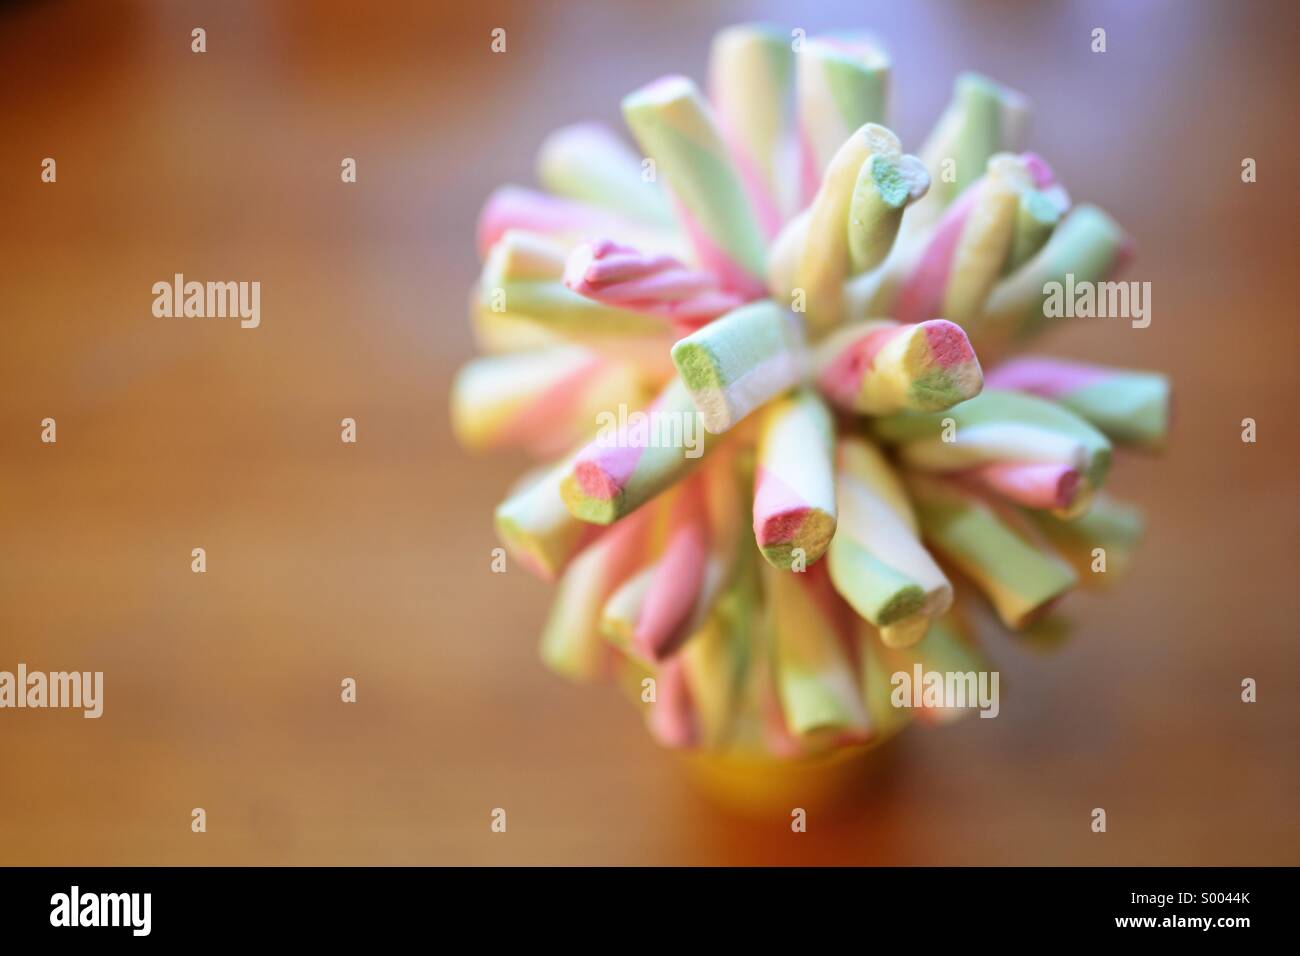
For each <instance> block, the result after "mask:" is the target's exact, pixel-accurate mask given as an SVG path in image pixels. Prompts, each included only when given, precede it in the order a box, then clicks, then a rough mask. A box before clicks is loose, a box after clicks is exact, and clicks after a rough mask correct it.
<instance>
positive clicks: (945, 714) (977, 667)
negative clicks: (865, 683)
mask: <svg viewBox="0 0 1300 956" xmlns="http://www.w3.org/2000/svg"><path fill="white" fill-rule="evenodd" d="M863 643H864V644H865V645H866V648H865V650H866V654H867V656H868V658H869V659H870V658H872V657H874V658H876V659H877V660H878V664H877V666H878V667H879V668H880V669H882V670H885V671H887V672H888V674H889V678H890V679H891V683H890V686H889V689H888V690H887V691H886V702H887V703H888V704H889V706H890V708H891V709H892V710H894V712H895V713H896V714H905V715H909V716H910V717H913V718H915V719H916V721H917V722H918V723H921V724H925V725H931V726H933V725H938V724H946V723H951V722H952V721H954V720H958V719H960V718H961V717H963V716H966V715H968V714H970V713H972V711H973V710H974V709H975V706H976V705H977V704H978V703H979V700H978V689H977V688H978V683H977V684H976V688H975V690H976V693H975V694H972V695H971V696H970V697H968V698H967V700H966V701H965V703H966V704H967V706H966V707H945V706H943V701H942V697H940V699H939V702H938V703H937V704H936V703H934V702H932V701H927V700H926V698H925V694H924V684H922V687H921V692H920V693H919V694H918V693H917V692H916V686H917V681H916V667H917V665H920V668H921V673H922V675H924V674H926V673H939V674H943V675H948V674H955V675H963V674H969V673H974V674H976V675H978V674H980V673H982V672H986V671H987V670H988V664H987V662H986V661H985V660H984V656H983V655H982V654H981V653H980V652H979V649H978V648H977V647H976V646H975V644H974V642H973V641H972V639H971V635H970V630H969V628H968V627H967V625H966V623H965V621H964V619H963V618H962V616H961V615H960V614H959V613H958V610H957V608H956V607H954V608H953V609H952V610H951V611H949V612H948V613H947V614H945V615H944V616H943V617H940V618H938V619H937V620H936V621H935V622H934V624H933V625H932V626H931V627H930V630H929V632H928V633H927V634H926V635H925V637H924V638H922V639H921V640H920V641H919V642H917V643H916V644H913V645H911V646H910V647H906V648H893V647H890V646H889V645H887V644H886V645H884V646H881V644H882V642H880V641H879V640H877V639H876V636H875V635H871V634H864V635H863ZM895 674H906V675H907V676H908V681H907V683H902V682H901V681H899V682H893V681H892V677H893V675H895ZM877 681H879V678H877ZM965 686H966V687H967V688H968V689H970V688H969V685H965ZM909 691H910V692H911V693H908V692H909ZM918 698H919V706H918ZM895 701H897V702H898V703H900V704H903V705H904V706H901V707H896V708H895V707H893V703H894V702H895ZM990 703H991V704H992V705H993V706H997V704H996V702H990ZM994 713H995V715H996V712H994ZM873 714H874V711H873ZM895 719H898V718H895ZM904 719H906V718H904Z"/></svg>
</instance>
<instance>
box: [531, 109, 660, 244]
mask: <svg viewBox="0 0 1300 956" xmlns="http://www.w3.org/2000/svg"><path fill="white" fill-rule="evenodd" d="M537 179H538V181H539V182H540V183H541V184H542V185H543V186H545V187H546V189H547V190H548V191H550V192H552V193H554V194H555V195H557V196H563V197H565V198H567V199H574V200H577V201H579V202H583V203H588V204H590V205H593V206H599V207H603V208H605V209H608V210H610V211H611V212H614V213H617V214H619V215H622V216H626V217H628V218H629V219H635V220H637V221H638V222H641V223H645V224H648V225H651V226H655V227H657V228H659V229H673V228H674V227H675V225H676V224H675V223H674V222H673V212H672V208H671V207H670V206H669V205H668V197H667V196H666V195H664V193H663V191H662V190H661V189H659V187H657V186H656V185H655V184H654V183H653V182H650V181H649V180H648V179H647V178H646V176H645V175H644V173H643V170H642V168H641V157H639V156H637V154H636V153H635V152H633V151H632V149H631V148H630V147H629V146H628V145H627V144H626V143H624V142H623V140H622V139H620V138H619V136H618V134H616V133H615V132H614V131H613V130H611V129H610V128H609V127H608V126H605V125H603V124H601V123H575V124H573V125H572V126H565V127H563V128H562V129H557V130H556V131H555V132H554V133H552V134H551V135H550V136H548V137H547V138H546V141H545V142H544V143H543V144H542V148H541V150H540V151H539V152H538V154H537Z"/></svg>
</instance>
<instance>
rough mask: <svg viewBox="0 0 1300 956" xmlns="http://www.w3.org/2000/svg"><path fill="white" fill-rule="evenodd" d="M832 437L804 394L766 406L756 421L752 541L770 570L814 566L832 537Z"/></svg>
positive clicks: (817, 402)
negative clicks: (756, 544)
mask: <svg viewBox="0 0 1300 956" xmlns="http://www.w3.org/2000/svg"><path fill="white" fill-rule="evenodd" d="M834 453H835V433H834V423H833V422H832V421H831V416H830V412H828V411H827V410H826V406H825V405H824V404H822V401H821V399H820V398H818V397H817V396H816V395H815V394H814V393H812V392H810V391H806V390H804V391H799V392H796V393H794V394H792V395H789V396H786V397H784V398H778V399H776V400H775V401H772V402H769V403H768V404H767V405H766V406H765V407H764V409H763V410H762V412H761V413H760V418H759V422H758V468H757V472H756V474H755V479H754V538H755V539H756V540H757V542H758V548H759V551H760V552H762V555H763V557H764V558H766V559H767V561H768V562H769V563H770V564H771V565H772V566H773V567H777V568H781V569H783V570H786V571H789V570H791V566H792V564H793V563H799V564H801V565H802V566H804V567H806V566H807V565H809V564H812V563H814V562H816V561H818V560H819V559H820V558H821V556H822V555H823V554H824V553H825V551H826V547H827V545H829V544H830V540H831V536H832V535H834V534H835V478H834Z"/></svg>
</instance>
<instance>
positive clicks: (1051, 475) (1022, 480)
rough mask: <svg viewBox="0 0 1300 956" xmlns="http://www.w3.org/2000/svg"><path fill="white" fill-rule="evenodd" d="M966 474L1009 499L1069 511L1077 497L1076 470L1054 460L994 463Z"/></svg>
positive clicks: (1056, 510)
mask: <svg viewBox="0 0 1300 956" xmlns="http://www.w3.org/2000/svg"><path fill="white" fill-rule="evenodd" d="M965 477H967V478H968V479H970V480H971V481H973V482H975V483H976V484H979V485H981V486H983V487H985V488H987V489H989V490H990V491H993V492H996V493H997V494H999V495H1001V496H1002V497H1003V498H1006V499H1007V500H1008V501H1014V502H1015V503H1016V504H1019V505H1023V506H1024V507H1026V508H1036V509H1042V510H1045V511H1054V512H1057V513H1061V514H1068V513H1070V512H1071V510H1072V509H1073V508H1074V506H1075V502H1076V501H1077V500H1078V496H1079V489H1080V482H1079V470H1078V469H1077V468H1074V467H1071V466H1070V465H1062V464H1056V463H1051V462H1048V463H1042V464H1037V463H1024V462H997V463H995V464H991V465H983V466H981V467H979V468H975V469H973V470H971V471H969V472H966V473H965Z"/></svg>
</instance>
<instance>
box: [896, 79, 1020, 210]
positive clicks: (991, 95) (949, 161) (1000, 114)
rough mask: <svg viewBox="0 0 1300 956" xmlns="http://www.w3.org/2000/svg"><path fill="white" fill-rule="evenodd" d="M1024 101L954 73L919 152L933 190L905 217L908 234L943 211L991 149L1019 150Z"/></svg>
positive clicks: (978, 172) (1017, 95)
mask: <svg viewBox="0 0 1300 956" xmlns="http://www.w3.org/2000/svg"><path fill="white" fill-rule="evenodd" d="M1028 124H1029V101H1028V99H1026V98H1025V96H1024V95H1023V94H1021V93H1017V92H1016V91H1014V90H1012V89H1009V88H1007V87H1005V86H1001V85H1000V84H998V83H996V82H994V81H993V80H990V79H988V78H987V77H984V76H980V75H979V74H976V73H963V74H962V75H961V76H959V77H957V81H956V83H955V84H954V87H953V94H952V100H951V101H949V103H948V106H947V108H946V109H945V110H944V111H943V113H942V114H941V115H940V117H939V121H938V123H936V124H935V127H934V130H933V131H932V132H931V133H930V138H929V139H927V140H926V142H925V146H924V148H923V149H922V150H921V159H922V160H923V161H924V162H925V168H926V169H928V170H929V172H930V179H931V181H932V182H933V183H934V188H933V189H931V190H930V192H929V194H928V196H927V197H926V199H925V200H924V201H923V202H920V203H918V204H917V207H916V209H915V210H914V211H913V212H912V214H911V215H910V216H908V222H907V229H908V231H909V233H911V232H913V231H915V230H920V229H923V228H925V227H927V226H929V225H931V224H932V223H934V222H935V221H936V220H937V219H938V218H939V216H940V215H941V214H942V213H943V210H944V209H945V208H947V206H948V205H949V204H950V203H952V201H953V200H955V199H956V198H957V197H958V196H959V195H961V193H962V192H963V191H964V190H965V189H966V188H967V187H968V186H970V185H971V184H972V183H974V182H975V180H977V179H979V178H980V177H981V176H983V175H984V170H985V168H986V167H987V166H988V161H989V159H990V158H992V156H993V154H994V153H1001V152H1018V151H1019V150H1021V149H1023V148H1024V139H1025V131H1026V128H1027V127H1028Z"/></svg>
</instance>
